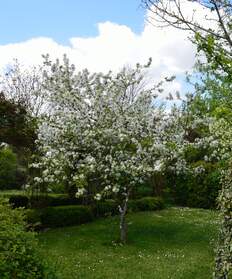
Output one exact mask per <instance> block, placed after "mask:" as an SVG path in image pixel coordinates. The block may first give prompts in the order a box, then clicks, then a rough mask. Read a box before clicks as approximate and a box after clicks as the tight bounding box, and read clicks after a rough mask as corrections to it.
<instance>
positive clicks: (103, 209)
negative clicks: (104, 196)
mask: <svg viewBox="0 0 232 279" xmlns="http://www.w3.org/2000/svg"><path fill="white" fill-rule="evenodd" d="M92 210H93V214H94V216H96V217H104V216H111V215H116V214H118V213H119V210H118V206H117V203H116V202H115V201H114V200H104V201H98V202H96V204H94V205H93V207H92Z"/></svg>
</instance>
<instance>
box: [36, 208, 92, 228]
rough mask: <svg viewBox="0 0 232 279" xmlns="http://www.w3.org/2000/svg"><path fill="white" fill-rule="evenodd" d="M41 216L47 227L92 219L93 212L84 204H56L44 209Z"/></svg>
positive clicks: (80, 222) (74, 223) (71, 224)
mask: <svg viewBox="0 0 232 279" xmlns="http://www.w3.org/2000/svg"><path fill="white" fill-rule="evenodd" d="M40 218H41V223H42V225H43V226H45V227H65V226H74V225H80V224H83V223H87V222H89V221H92V220H93V213H92V210H91V208H90V207H89V206H84V205H68V206H54V207H47V208H44V209H42V210H41V213H40Z"/></svg>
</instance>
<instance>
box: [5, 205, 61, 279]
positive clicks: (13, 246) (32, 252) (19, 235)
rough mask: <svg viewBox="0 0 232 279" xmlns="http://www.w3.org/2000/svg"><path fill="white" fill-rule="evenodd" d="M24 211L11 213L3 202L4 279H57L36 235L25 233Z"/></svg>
mask: <svg viewBox="0 0 232 279" xmlns="http://www.w3.org/2000/svg"><path fill="white" fill-rule="evenodd" d="M24 217H25V216H24V213H23V210H22V209H12V208H11V207H10V206H9V205H8V203H6V202H5V201H2V200H1V201H0V220H1V222H0V274H1V279H12V278H14V279H25V278H27V279H55V278H57V277H56V276H55V274H54V273H53V272H52V271H51V269H50V268H49V267H48V264H47V263H45V261H44V260H43V257H42V256H41V254H40V253H39V248H38V242H37V240H36V238H35V233H32V232H27V231H26V230H25V222H24Z"/></svg>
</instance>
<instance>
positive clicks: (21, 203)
mask: <svg viewBox="0 0 232 279" xmlns="http://www.w3.org/2000/svg"><path fill="white" fill-rule="evenodd" d="M9 203H10V204H11V205H12V207H14V208H17V207H25V208H28V207H29V198H28V197H27V196H25V195H11V196H10V198H9Z"/></svg>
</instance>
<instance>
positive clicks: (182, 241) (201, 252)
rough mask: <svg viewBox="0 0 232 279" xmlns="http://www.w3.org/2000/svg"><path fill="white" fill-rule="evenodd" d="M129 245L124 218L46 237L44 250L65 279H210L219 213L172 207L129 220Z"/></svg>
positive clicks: (53, 232)
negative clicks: (121, 226)
mask: <svg viewBox="0 0 232 279" xmlns="http://www.w3.org/2000/svg"><path fill="white" fill-rule="evenodd" d="M128 222H129V226H128V244H127V245H125V246H122V245H120V244H118V243H117V241H116V240H117V237H118V217H117V216H116V217H112V218H106V219H101V220H97V221H95V222H93V223H89V224H85V225H81V226H78V227H68V228H59V229H52V230H49V231H47V232H44V233H41V234H40V236H39V238H40V242H41V246H42V249H43V251H44V254H45V256H46V257H48V258H49V259H50V260H51V261H52V262H53V263H54V264H55V266H56V269H57V272H58V273H59V274H60V277H61V278H62V279H74V278H81V279H85V278H88V279H90V278H91V279H98V278H99V279H111V278H112V279H116V278H117V279H130V278H131V279H146V278H152V279H154V278H155V279H168V278H172V279H208V278H209V279H210V278H212V271H213V268H214V248H215V241H216V239H217V232H218V215H217V213H216V212H215V211H210V210H203V209H202V210H201V209H188V208H170V209H166V210H162V211H156V212H141V213H136V214H130V215H128Z"/></svg>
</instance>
